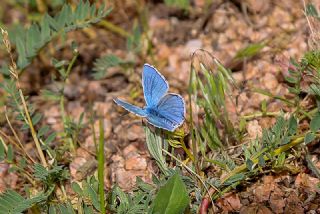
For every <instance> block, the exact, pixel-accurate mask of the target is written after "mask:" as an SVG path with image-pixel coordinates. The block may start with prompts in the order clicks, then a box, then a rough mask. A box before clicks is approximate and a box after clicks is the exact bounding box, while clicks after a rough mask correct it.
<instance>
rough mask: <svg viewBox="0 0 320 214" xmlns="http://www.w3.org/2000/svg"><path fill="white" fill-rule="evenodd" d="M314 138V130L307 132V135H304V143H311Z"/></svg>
mask: <svg viewBox="0 0 320 214" xmlns="http://www.w3.org/2000/svg"><path fill="white" fill-rule="evenodd" d="M314 139H316V135H315V134H314V133H312V132H309V133H307V134H306V136H305V137H304V143H305V144H309V143H311V142H312V141H313V140H314Z"/></svg>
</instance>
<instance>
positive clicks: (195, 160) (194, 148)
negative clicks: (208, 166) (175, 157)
mask: <svg viewBox="0 0 320 214" xmlns="http://www.w3.org/2000/svg"><path fill="white" fill-rule="evenodd" d="M193 72H194V71H193V65H192V63H191V66H190V76H189V93H188V96H189V111H190V114H189V115H190V132H191V145H192V153H193V164H194V166H195V169H196V172H197V174H200V167H199V164H198V150H197V142H196V138H195V133H194V127H193V125H194V124H193V115H192V114H193V112H192V88H191V86H192V81H193V78H192V77H193Z"/></svg>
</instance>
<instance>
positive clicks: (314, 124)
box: [310, 112, 320, 132]
mask: <svg viewBox="0 0 320 214" xmlns="http://www.w3.org/2000/svg"><path fill="white" fill-rule="evenodd" d="M310 129H311V131H313V132H317V131H318V130H319V129H320V112H317V113H316V114H315V115H314V117H313V118H312V119H311V121H310Z"/></svg>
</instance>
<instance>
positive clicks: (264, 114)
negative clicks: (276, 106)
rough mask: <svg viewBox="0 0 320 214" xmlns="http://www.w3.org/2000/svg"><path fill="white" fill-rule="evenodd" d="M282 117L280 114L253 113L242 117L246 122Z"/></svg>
mask: <svg viewBox="0 0 320 214" xmlns="http://www.w3.org/2000/svg"><path fill="white" fill-rule="evenodd" d="M279 115H280V112H255V113H252V114H248V115H244V116H241V118H242V119H245V120H252V119H255V118H257V117H266V116H268V117H276V116H279Z"/></svg>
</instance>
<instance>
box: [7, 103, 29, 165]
mask: <svg viewBox="0 0 320 214" xmlns="http://www.w3.org/2000/svg"><path fill="white" fill-rule="evenodd" d="M4 111H5V113H4V115H5V117H6V120H7V123H8V125H9V127H10V129H11V131H12V133H13V136H14V137H15V138H16V140H17V142H18V143H19V145H20V147H21V149H22V151H23V152H24V153H25V155H26V156H27V157H28V158H29V159H30V160H31V161H32V162H33V163H35V161H34V160H33V158H32V157H31V156H30V155H29V154H28V152H27V151H26V149H25V148H24V146H23V145H22V143H21V140H20V138H19V137H18V134H17V133H16V131H15V130H14V128H13V127H12V125H11V122H10V120H9V118H8V115H7V110H6V108H5V110H4ZM25 155H24V156H25Z"/></svg>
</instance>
